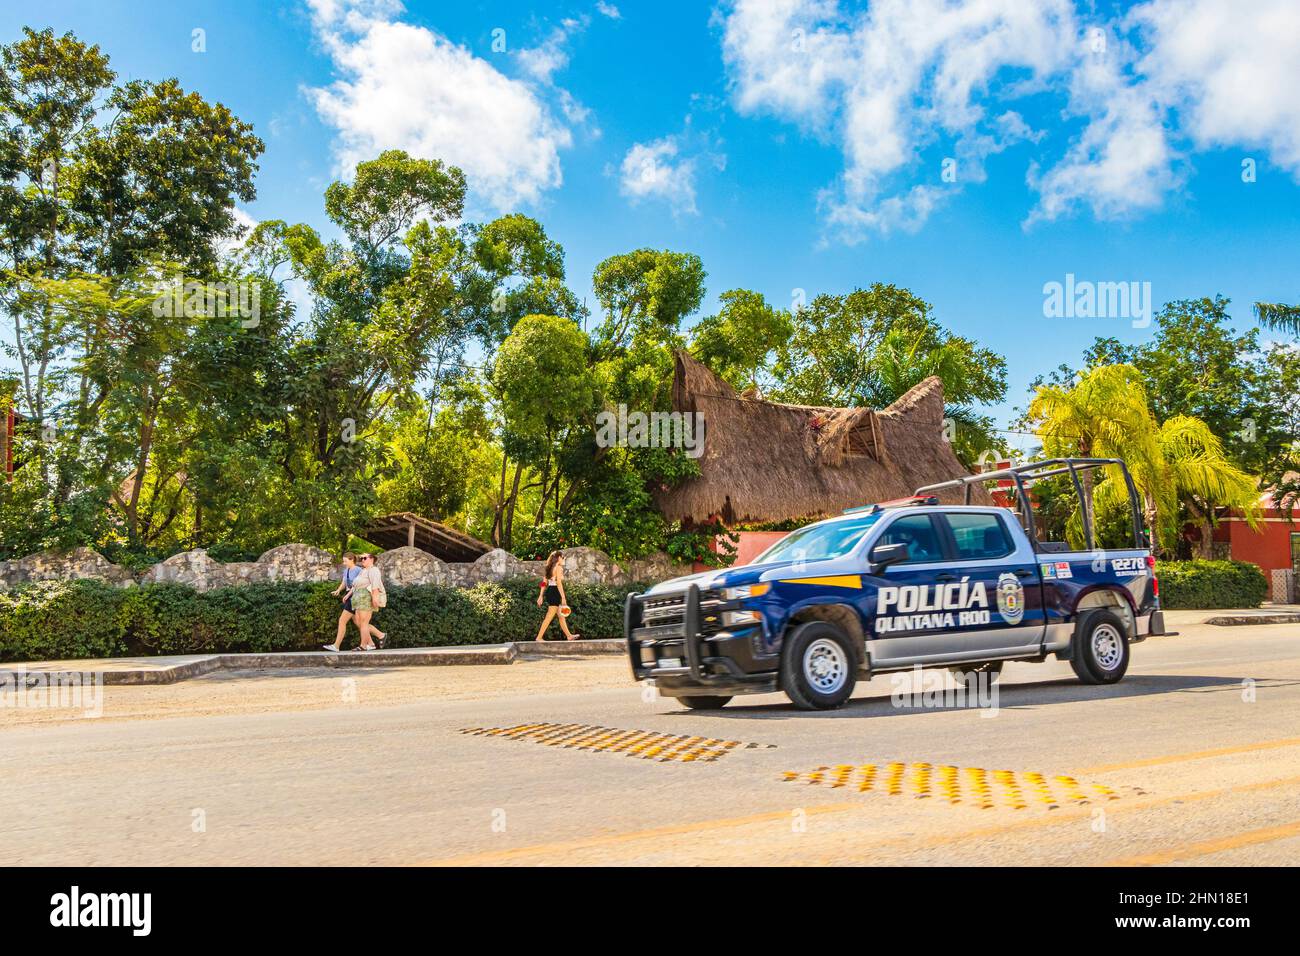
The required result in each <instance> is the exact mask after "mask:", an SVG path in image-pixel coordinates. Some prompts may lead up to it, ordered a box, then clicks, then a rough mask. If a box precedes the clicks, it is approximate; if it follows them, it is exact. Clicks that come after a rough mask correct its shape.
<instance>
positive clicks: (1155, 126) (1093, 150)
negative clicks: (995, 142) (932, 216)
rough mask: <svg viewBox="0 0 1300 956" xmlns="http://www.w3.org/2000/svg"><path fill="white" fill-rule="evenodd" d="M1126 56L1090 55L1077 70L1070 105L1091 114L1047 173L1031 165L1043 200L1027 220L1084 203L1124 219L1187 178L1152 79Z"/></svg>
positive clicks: (1152, 204) (1154, 202)
mask: <svg viewBox="0 0 1300 956" xmlns="http://www.w3.org/2000/svg"><path fill="white" fill-rule="evenodd" d="M1107 46H1108V48H1113V44H1111V43H1108V44H1107ZM1123 59H1124V58H1122V57H1118V56H1105V57H1097V58H1090V57H1085V60H1084V62H1083V63H1082V64H1081V65H1080V66H1079V67H1078V68H1077V70H1076V71H1075V74H1074V79H1073V81H1072V83H1071V92H1070V111H1071V112H1074V113H1077V114H1080V115H1087V116H1090V117H1091V119H1090V120H1089V122H1088V124H1087V126H1086V127H1085V128H1084V130H1083V133H1082V134H1081V135H1080V136H1079V138H1078V139H1077V140H1076V141H1075V142H1074V143H1073V144H1072V145H1071V146H1070V148H1069V149H1068V150H1067V151H1066V153H1065V156H1064V157H1063V158H1062V159H1061V160H1060V161H1059V162H1058V163H1057V164H1056V165H1055V166H1053V167H1052V168H1050V169H1049V170H1048V171H1047V172H1046V173H1043V174H1041V175H1040V174H1039V172H1038V169H1037V166H1031V167H1030V170H1029V176H1028V180H1029V183H1030V185H1031V186H1032V187H1033V188H1035V189H1036V190H1037V191H1038V193H1039V201H1038V206H1037V207H1036V208H1035V209H1034V210H1033V211H1032V212H1031V213H1030V215H1029V217H1028V218H1027V219H1026V224H1033V223H1035V222H1039V221H1050V220H1052V219H1056V218H1057V217H1059V216H1063V215H1066V214H1068V213H1070V212H1071V211H1072V210H1073V209H1074V208H1076V207H1077V206H1079V205H1087V206H1088V207H1089V208H1090V209H1091V211H1092V214H1093V216H1095V217H1096V218H1098V219H1119V218H1123V217H1126V216H1130V215H1132V214H1134V213H1138V212H1143V211H1146V210H1150V209H1155V208H1158V207H1159V206H1160V205H1161V203H1162V202H1163V201H1164V197H1165V194H1166V193H1167V192H1168V191H1169V190H1170V189H1172V188H1174V187H1175V186H1176V185H1178V184H1179V183H1181V182H1182V180H1183V178H1184V176H1183V171H1182V170H1181V169H1179V168H1176V167H1175V163H1176V161H1177V160H1178V158H1179V157H1178V155H1177V153H1176V151H1175V150H1174V148H1173V146H1172V145H1171V144H1170V142H1169V139H1168V134H1167V131H1166V129H1165V123H1164V110H1163V109H1162V107H1161V106H1160V104H1159V102H1157V101H1156V100H1155V99H1154V98H1153V96H1152V91H1151V90H1150V89H1149V88H1148V86H1147V85H1146V84H1143V83H1132V82H1131V81H1130V80H1128V79H1127V78H1126V77H1125V76H1124V75H1123V74H1122V72H1121V68H1120V65H1119V64H1120V63H1121V62H1122V61H1123Z"/></svg>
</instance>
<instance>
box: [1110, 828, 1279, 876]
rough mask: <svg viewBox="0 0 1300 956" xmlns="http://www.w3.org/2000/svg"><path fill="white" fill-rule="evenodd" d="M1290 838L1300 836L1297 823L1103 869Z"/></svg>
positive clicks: (1160, 863)
mask: <svg viewBox="0 0 1300 956" xmlns="http://www.w3.org/2000/svg"><path fill="white" fill-rule="evenodd" d="M1293 836H1300V820H1297V821H1295V822H1294V823H1284V824H1282V825H1281V826H1276V827H1263V828H1261V829H1259V830H1247V831H1246V832H1245V833H1234V834H1233V835H1232V836H1226V837H1219V838H1218V839H1217V840H1203V841H1201V842H1200V843H1188V844H1186V845H1185V846H1181V847H1176V848H1174V849H1172V850H1162V851H1161V852H1159V853H1144V854H1142V855H1141V856H1129V857H1123V858H1122V859H1118V860H1110V861H1109V862H1107V863H1106V866H1164V865H1165V864H1167V863H1173V862H1174V861H1176V860H1186V859H1189V858H1191V857H1194V856H1208V855H1209V854H1211V853H1222V852H1223V851H1224V850H1235V849H1237V848H1238V847H1243V846H1255V845H1257V844H1260V843H1272V842H1274V841H1275V840H1285V839H1287V838H1288V837H1293Z"/></svg>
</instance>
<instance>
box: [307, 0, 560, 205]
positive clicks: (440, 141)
mask: <svg viewBox="0 0 1300 956" xmlns="http://www.w3.org/2000/svg"><path fill="white" fill-rule="evenodd" d="M309 5H310V6H311V9H312V15H313V22H314V25H315V27H316V31H317V34H318V36H319V37H320V40H321V42H322V44H323V45H324V47H325V50H326V52H327V53H328V54H329V56H330V58H331V60H333V62H334V66H335V70H336V72H337V73H338V77H339V78H338V79H337V80H335V82H333V83H332V84H330V85H329V86H327V87H323V88H317V89H312V90H309V91H308V93H309V95H310V97H311V99H312V102H313V103H314V105H315V107H316V110H317V112H318V114H319V115H320V117H321V119H322V120H323V121H324V122H326V123H327V124H329V125H330V126H332V127H334V128H335V129H336V130H337V131H338V136H337V140H336V143H335V150H336V154H337V160H338V165H339V171H340V173H341V174H343V175H347V174H348V173H350V172H351V170H352V169H353V168H354V167H355V166H356V164H357V163H358V162H361V161H363V160H367V159H373V158H374V157H375V156H377V155H378V154H379V153H380V152H382V151H383V150H385V149H404V150H406V151H407V152H408V153H410V154H411V155H413V156H420V157H425V158H437V159H442V160H444V161H446V162H448V163H451V164H453V165H455V166H459V167H460V168H461V169H462V170H464V172H465V175H466V178H467V179H468V181H469V192H470V205H471V207H476V206H479V205H482V206H486V207H488V208H490V209H495V210H504V209H510V208H514V207H516V206H518V205H520V204H527V203H535V202H537V201H538V200H539V199H540V198H541V196H542V194H543V193H544V192H545V191H546V190H548V189H553V188H555V187H558V186H559V185H560V184H561V182H562V175H561V168H560V151H561V150H563V149H565V148H567V147H568V146H570V145H571V143H572V139H573V137H572V133H571V131H570V129H569V127H568V126H567V125H565V123H564V122H562V121H561V120H559V119H557V117H556V116H555V115H554V113H553V111H552V109H551V107H550V105H549V104H548V103H547V101H546V98H545V96H544V93H545V90H544V89H543V88H542V87H540V86H537V85H534V84H531V83H529V82H526V81H524V80H520V79H514V78H511V77H509V76H506V75H505V74H504V73H502V72H501V71H500V70H498V69H497V68H496V67H495V66H493V65H492V64H491V63H489V62H488V61H487V60H485V59H483V58H481V57H478V56H475V55H474V54H473V53H472V52H471V51H470V50H468V49H466V48H465V47H463V46H460V45H458V44H455V43H453V42H451V41H450V40H448V39H447V38H446V37H444V36H442V35H440V34H438V33H436V32H434V31H433V30H429V29H427V28H424V27H419V26H413V25H410V24H407V23H403V22H400V21H398V20H396V19H395V17H396V16H397V15H398V14H399V13H400V12H401V10H402V8H401V6H400V4H397V3H395V2H391V0H377V2H358V0H309ZM556 68H558V67H556ZM547 75H548V76H549V73H548V74H547ZM566 109H571V107H566ZM570 115H572V113H571V114H570Z"/></svg>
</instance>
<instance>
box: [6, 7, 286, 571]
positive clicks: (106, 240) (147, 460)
mask: <svg viewBox="0 0 1300 956" xmlns="http://www.w3.org/2000/svg"><path fill="white" fill-rule="evenodd" d="M113 80H114V75H113V73H112V71H111V70H110V69H109V67H108V59H107V57H105V56H104V55H103V54H102V53H101V52H100V51H99V48H98V47H94V46H87V45H86V44H83V43H81V42H80V41H78V40H77V39H76V38H75V37H73V36H72V35H71V34H67V35H65V36H63V37H60V38H56V37H55V36H54V35H53V33H52V31H49V30H46V31H44V32H42V33H36V32H34V31H32V30H26V31H24V36H23V38H22V39H21V40H19V41H18V42H16V43H13V44H9V45H7V46H5V47H4V48H3V49H0V129H2V130H3V131H4V132H3V134H0V139H3V146H0V219H2V221H0V227H2V231H3V235H4V237H5V242H4V245H3V248H4V252H3V260H0V265H2V266H3V270H2V271H0V300H2V301H3V305H4V308H5V311H6V312H7V314H8V316H9V318H10V320H11V322H12V331H13V337H12V338H13V345H12V347H9V348H7V349H6V351H7V352H8V354H9V355H10V356H11V357H12V358H13V359H15V360H16V362H17V364H18V367H19V378H20V381H21V387H20V390H19V396H18V399H19V406H20V409H21V411H22V413H23V414H24V415H25V416H26V417H27V418H28V419H29V420H31V421H33V422H35V423H36V428H37V429H38V430H39V433H40V435H41V439H40V440H37V441H33V442H31V443H30V446H29V450H30V451H31V452H32V454H31V455H30V456H29V457H28V459H27V464H26V466H25V471H26V474H25V475H24V476H23V483H24V486H25V487H26V489H27V490H28V491H32V490H33V489H34V490H35V499H34V501H35V502H37V508H38V510H39V511H40V512H41V513H43V514H44V515H45V516H46V517H47V520H48V522H49V525H50V526H51V527H52V528H54V529H57V530H55V531H54V532H53V535H54V537H55V539H57V540H58V541H60V542H71V541H77V543H81V541H78V539H82V538H84V539H88V540H94V539H98V538H100V537H101V536H102V535H103V534H104V533H106V532H105V530H104V527H103V526H104V518H103V516H104V513H105V510H106V509H108V508H110V507H112V508H115V509H117V511H118V514H117V515H116V517H117V518H118V519H120V521H121V526H122V533H123V534H124V535H125V537H126V538H127V539H128V540H129V541H130V542H131V544H132V546H139V545H143V544H144V543H146V542H147V541H148V540H149V539H150V538H151V537H154V536H155V534H157V533H161V532H159V531H158V528H159V525H160V524H161V525H162V526H164V527H170V526H171V525H172V523H173V522H174V520H175V511H174V510H172V505H171V504H165V505H163V506H162V507H163V512H162V517H161V518H160V522H159V523H153V524H151V523H150V522H151V520H152V518H151V516H150V515H148V514H147V511H148V506H143V507H142V496H144V495H146V494H147V493H148V492H147V489H148V487H149V482H150V477H149V476H150V474H151V473H152V472H153V471H154V468H153V466H154V460H153V456H154V454H155V452H156V451H157V450H159V449H161V448H163V447H164V446H165V445H167V442H168V440H169V439H167V438H164V436H162V435H160V433H159V426H160V424H171V423H179V422H183V421H186V420H188V419H187V416H186V415H184V414H181V413H180V411H179V407H178V406H177V404H176V402H177V401H178V400H179V399H178V396H179V395H180V393H181V390H182V388H183V387H184V382H183V381H182V380H181V379H176V378H174V377H173V376H174V373H175V372H177V371H178V370H184V369H187V368H189V367H190V364H189V363H190V362H191V361H192V360H194V358H195V356H193V355H191V354H190V353H189V350H190V349H191V347H194V346H195V345H196V342H198V341H199V340H201V339H204V338H205V336H206V334H207V333H206V332H200V331H199V329H197V328H193V327H186V326H187V323H186V322H185V319H186V318H190V316H184V317H181V320H180V321H179V322H178V321H177V317H176V316H174V315H173V316H159V315H158V314H156V313H155V312H154V311H153V309H152V305H153V304H154V300H155V299H156V298H157V290H156V289H150V287H149V283H151V282H156V281H162V280H164V279H167V278H170V277H176V276H179V275H185V276H186V277H187V278H192V279H194V280H195V281H196V282H200V283H208V282H210V280H212V279H213V278H215V275H214V273H215V270H216V268H217V252H216V248H217V244H218V242H219V241H221V240H222V239H225V238H228V237H229V236H230V235H231V234H232V233H233V232H234V231H235V217H234V204H235V202H236V200H238V199H243V200H249V199H252V198H253V195H254V193H253V185H252V176H253V173H254V171H255V169H256V163H255V160H256V157H257V156H258V155H259V154H260V152H261V150H262V143H261V140H259V139H258V138H257V137H256V136H254V135H252V131H251V128H250V127H249V126H248V125H247V124H245V123H242V122H241V121H239V120H238V119H237V118H236V117H234V116H233V115H232V114H231V113H230V112H229V111H228V110H226V109H225V108H224V107H222V106H221V105H220V104H209V103H208V102H207V101H205V100H204V99H203V98H202V97H200V96H198V95H197V94H193V93H186V92H185V91H183V90H182V89H181V88H180V87H179V85H178V84H177V83H176V82H175V81H174V80H167V81H163V82H161V83H150V82H146V81H131V82H129V83H126V84H124V85H122V86H118V87H113V86H112V85H111V84H112V82H113ZM159 319H169V320H170V321H168V322H162V321H159ZM209 331H211V330H209ZM209 344H210V343H209ZM182 374H188V373H183V372H182ZM193 394H194V390H193V389H191V390H190V395H191V396H193ZM194 407H198V406H194ZM178 447H179V446H178ZM124 483H125V484H124ZM163 484H164V485H167V487H168V488H169V491H168V492H167V494H168V495H169V496H170V501H171V502H172V503H174V502H175V500H176V496H175V493H174V482H172V483H169V482H163ZM124 488H125V490H123V489H124ZM31 503H32V501H29V502H28V504H29V505H30V504H31ZM168 515H171V517H167V516H168ZM78 529H80V530H78Z"/></svg>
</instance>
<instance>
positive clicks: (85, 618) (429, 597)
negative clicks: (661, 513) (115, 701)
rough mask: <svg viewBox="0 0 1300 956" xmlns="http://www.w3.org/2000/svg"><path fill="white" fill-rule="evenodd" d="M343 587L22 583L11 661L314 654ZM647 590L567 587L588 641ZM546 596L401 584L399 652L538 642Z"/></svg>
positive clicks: (393, 620)
mask: <svg viewBox="0 0 1300 956" xmlns="http://www.w3.org/2000/svg"><path fill="white" fill-rule="evenodd" d="M332 590H333V585H331V584H328V583H326V584H296V583H292V582H263V583H257V584H251V585H246V586H241V587H230V588H218V589H216V590H212V591H206V592H199V591H195V590H193V589H191V588H188V587H185V586H184V585H179V584H149V585H144V586H142V587H137V588H126V589H122V588H114V587H111V586H109V585H106V584H102V583H100V582H97V581H74V582H68V583H57V584H28V585H22V586H20V587H17V588H13V589H11V590H7V591H0V661H31V660H61V659H75V658H85V657H113V656H122V655H150V654H160V655H162V654H206V653H252V652H263V651H314V650H317V649H318V648H319V647H320V645H321V644H322V643H325V642H327V641H330V640H332V639H333V637H334V634H335V629H336V627H337V625H338V615H339V602H338V599H337V598H335V597H333V595H332V594H331V593H330V592H331V591H332ZM640 590H644V585H630V586H628V587H624V588H615V587H607V586H605V585H594V584H571V585H566V587H565V591H566V593H567V594H568V597H569V603H570V605H571V606H572V607H573V609H574V610H573V617H572V618H571V622H572V623H573V624H574V625H575V627H576V628H577V629H580V630H581V632H582V634H583V636H584V637H587V638H601V637H605V638H617V637H622V636H623V603H624V600H625V598H626V596H627V594H629V593H631V592H634V591H640ZM536 600H537V582H536V581H534V580H533V579H531V578H528V579H521V580H515V581H508V582H505V583H503V584H480V585H478V586H476V587H473V588H469V589H465V590H462V589H459V588H452V587H438V586H435V585H412V586H410V587H393V588H390V589H389V605H388V607H387V608H385V609H384V610H383V611H381V612H380V618H379V620H380V621H381V624H382V626H383V627H384V628H385V629H387V630H388V632H389V633H390V634H391V635H392V638H391V640H392V646H393V647H443V646H451V645H461V644H499V643H503V642H507V641H530V640H532V639H533V638H534V636H535V635H536V633H537V628H538V626H539V625H540V624H541V612H540V611H539V610H538V608H537V605H536ZM353 636H354V637H355V631H353Z"/></svg>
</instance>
